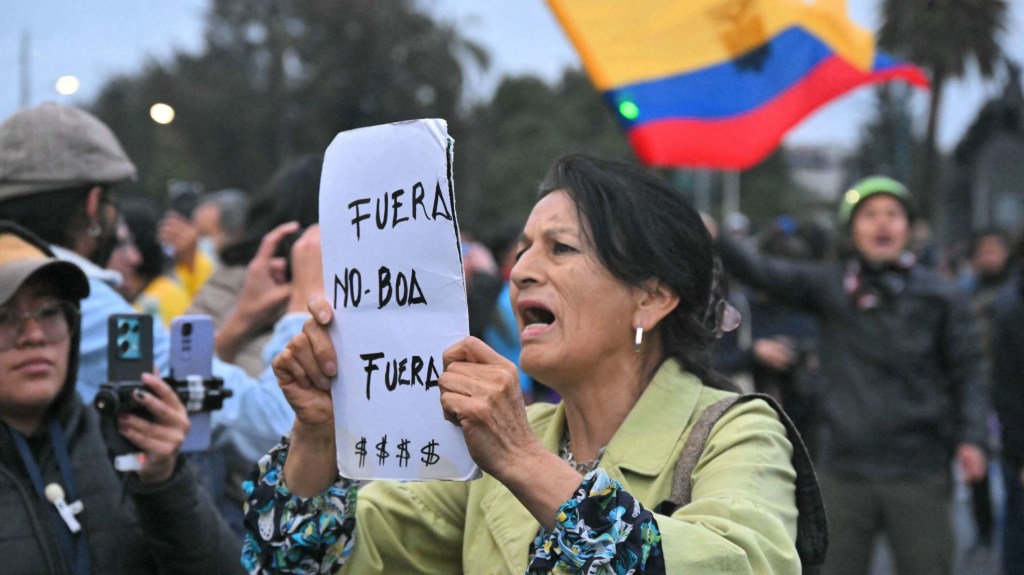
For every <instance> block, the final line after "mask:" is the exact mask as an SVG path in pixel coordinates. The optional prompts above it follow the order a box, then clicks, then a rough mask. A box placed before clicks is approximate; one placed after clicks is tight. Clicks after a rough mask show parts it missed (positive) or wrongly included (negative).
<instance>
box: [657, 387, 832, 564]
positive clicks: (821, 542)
mask: <svg viewBox="0 0 1024 575" xmlns="http://www.w3.org/2000/svg"><path fill="white" fill-rule="evenodd" d="M751 399H761V400H764V401H765V402H766V403H768V405H770V406H772V408H773V409H774V410H775V411H776V413H778V414H779V420H780V421H782V424H783V425H784V426H785V427H786V434H787V435H788V436H789V441H790V443H792V444H793V467H794V469H796V507H797V512H798V515H797V528H796V550H797V553H799V555H800V562H801V563H802V564H803V567H804V573H816V572H818V570H819V568H820V567H821V565H822V564H823V563H824V562H825V552H826V551H827V550H828V522H827V520H826V517H825V505H824V504H823V503H822V500H821V490H820V489H819V487H818V476H817V474H816V473H815V472H814V465H813V464H812V463H811V456H810V454H809V453H808V452H807V446H806V445H805V444H804V441H803V438H802V437H800V432H799V431H797V428H796V426H795V425H793V421H792V420H790V419H789V416H788V415H786V412H785V411H783V409H782V406H780V405H779V403H778V402H777V401H776V400H775V398H773V397H772V396H770V395H765V394H763V393H749V394H743V395H731V396H729V397H726V398H723V399H721V400H719V401H716V402H715V403H713V404H711V405H710V406H708V408H707V409H705V410H704V412H703V413H702V414H701V415H700V417H699V418H698V419H697V422H696V423H695V424H694V425H693V429H692V430H690V435H689V436H688V437H687V438H686V443H684V444H683V451H682V453H680V455H679V460H678V461H677V462H676V470H675V474H674V476H673V479H672V492H671V493H670V494H669V498H668V499H667V500H666V501H664V502H663V503H662V504H661V505H659V506H658V507H657V509H656V511H657V512H658V513H662V514H665V515H671V514H672V512H674V511H675V510H676V509H678V508H680V507H682V506H684V505H687V504H688V503H690V499H691V497H692V490H693V484H692V476H693V470H694V469H695V468H696V467H697V461H698V460H699V459H700V456H701V454H702V453H703V452H704V444H705V443H707V440H708V435H710V433H711V428H712V427H714V426H715V424H716V423H718V420H719V419H721V417H722V415H723V414H724V413H725V412H726V411H728V410H729V408H731V407H732V406H734V405H736V404H737V403H740V402H743V401H749V400H751Z"/></svg>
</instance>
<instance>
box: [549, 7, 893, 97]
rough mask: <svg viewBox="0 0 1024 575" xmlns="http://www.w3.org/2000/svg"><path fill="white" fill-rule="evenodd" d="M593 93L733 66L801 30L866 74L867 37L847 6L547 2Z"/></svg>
mask: <svg viewBox="0 0 1024 575" xmlns="http://www.w3.org/2000/svg"><path fill="white" fill-rule="evenodd" d="M548 4H549V5H550V6H551V9H552V10H553V11H554V12H555V15H556V16H557V17H558V19H559V21H560V22H561V23H562V27H563V28H564V29H565V31H566V33H567V34H568V35H569V38H570V40H571V41H572V42H573V44H574V45H575V46H576V49H577V51H578V52H579V53H580V58H581V59H582V60H583V64H584V66H586V68H587V71H588V73H589V74H590V76H591V78H592V79H593V81H594V84H595V85H596V86H597V88H598V89H599V90H602V91H603V90H608V89H610V88H615V87H619V86H622V85H626V84H632V83H635V82H642V81H646V80H653V79H657V78H663V77H666V76H671V75H676V74H681V73H686V72H691V71H694V70H698V69H700V68H705V67H708V66H713V65H716V64H720V63H722V62H725V61H728V60H733V59H735V58H737V57H738V56H740V55H742V54H744V53H745V52H747V51H748V50H750V49H752V48H756V47H758V46H760V45H762V44H764V43H766V42H768V41H769V40H771V39H772V38H773V37H775V36H776V35H777V34H779V33H780V32H782V31H784V30H786V29H788V28H791V27H793V26H801V27H802V28H803V29H804V30H806V31H808V32H810V33H811V34H813V35H814V36H816V37H818V38H819V39H820V40H822V41H823V42H825V43H826V44H828V45H829V46H830V47H831V48H832V50H833V51H835V52H836V53H837V54H838V55H839V56H841V57H843V58H844V59H845V60H847V61H848V62H850V63H851V64H853V65H855V66H857V67H859V68H861V69H862V70H865V71H866V70H869V69H870V68H871V65H872V62H873V60H874V57H875V43H874V37H873V35H872V34H871V33H870V32H869V31H867V30H865V29H863V28H862V27H860V26H858V25H857V24H856V23H854V22H853V21H852V20H850V19H849V17H848V15H847V13H846V2H845V0H817V1H814V0H548Z"/></svg>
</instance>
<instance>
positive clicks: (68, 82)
mask: <svg viewBox="0 0 1024 575" xmlns="http://www.w3.org/2000/svg"><path fill="white" fill-rule="evenodd" d="M80 86H81V82H79V81H78V78H77V77H75V76H61V77H60V78H57V82H56V83H55V84H54V89H56V90H57V93H58V94H60V95H61V96H70V95H72V94H74V93H75V92H77V91H78V88H79V87H80Z"/></svg>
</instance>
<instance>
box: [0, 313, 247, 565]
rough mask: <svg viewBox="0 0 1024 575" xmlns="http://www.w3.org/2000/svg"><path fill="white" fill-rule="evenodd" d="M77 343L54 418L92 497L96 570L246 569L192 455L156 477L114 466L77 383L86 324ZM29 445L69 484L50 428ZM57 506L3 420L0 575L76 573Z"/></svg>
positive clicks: (44, 470) (89, 512)
mask: <svg viewBox="0 0 1024 575" xmlns="http://www.w3.org/2000/svg"><path fill="white" fill-rule="evenodd" d="M71 344H72V345H71V346H70V349H71V350H72V353H70V357H69V360H68V370H67V378H66V380H65V383H64V387H63V388H62V389H61V391H60V393H59V395H58V396H57V398H55V400H54V402H53V404H52V405H51V406H50V409H49V411H48V415H47V417H48V418H50V419H55V420H56V421H58V422H60V425H61V427H62V429H63V434H64V438H65V441H66V443H67V449H68V452H69V457H70V462H71V467H72V472H71V473H72V478H73V480H74V482H75V487H76V490H77V493H76V495H77V497H78V499H79V500H80V501H81V502H82V503H83V505H84V507H83V509H82V511H81V512H80V513H78V514H77V515H76V519H77V520H78V521H79V523H81V525H82V531H81V532H80V533H79V535H78V536H82V535H83V534H84V536H85V538H86V542H87V546H88V554H89V560H90V570H91V573H92V574H94V575H100V574H140V575H141V574H147V575H148V574H154V573H181V574H186V573H189V574H195V575H208V574H213V573H217V574H220V573H244V570H243V569H242V566H241V550H242V548H241V541H240V540H239V539H238V537H237V536H235V535H234V534H233V533H232V532H231V530H230V529H229V528H228V527H227V525H226V524H225V523H224V521H223V519H221V517H220V515H219V514H218V513H217V511H216V510H215V507H214V505H213V503H212V502H211V501H210V498H209V497H208V496H207V495H206V493H205V492H204V491H203V490H202V488H201V487H200V486H199V480H198V479H197V477H196V474H195V472H194V471H193V470H192V469H191V468H190V467H189V465H188V464H187V463H186V462H185V460H184V458H179V459H178V465H177V467H176V468H175V472H174V475H172V476H171V478H170V479H168V480H167V481H165V482H163V483H161V484H157V485H143V484H141V483H139V482H138V481H136V480H135V479H134V476H130V477H128V478H127V479H126V478H124V477H122V476H120V475H119V474H118V473H117V472H116V471H115V470H114V466H113V463H112V459H111V457H110V455H109V453H108V450H107V445H106V443H105V442H104V440H103V437H102V433H101V431H100V422H99V415H98V413H97V411H96V410H95V409H94V408H93V407H91V406H88V407H87V406H85V405H84V404H83V403H82V400H81V398H80V397H79V395H78V394H77V393H75V390H74V382H75V379H76V374H77V370H76V367H77V365H76V364H77V356H78V353H77V349H78V334H77V332H75V333H74V334H73V336H72V342H71ZM28 445H29V449H30V450H31V451H32V455H33V458H34V460H35V462H36V465H37V466H38V468H39V471H40V474H41V476H42V482H43V484H44V485H46V484H48V483H51V482H57V483H59V484H61V485H62V486H63V485H64V483H65V482H64V481H63V479H62V476H61V473H60V469H59V467H58V464H57V458H56V455H55V454H56V452H55V450H54V447H53V443H52V442H51V438H50V434H49V431H48V426H46V425H44V426H43V427H42V428H41V429H40V430H39V431H38V432H37V433H35V434H34V435H33V436H31V437H29V438H28ZM68 502H69V503H70V502H71V501H68ZM49 505H50V504H49V503H44V502H43V501H42V500H41V499H40V497H39V495H38V494H37V492H36V490H35V488H34V487H33V484H32V481H31V480H30V479H29V475H28V471H27V468H26V466H25V464H24V463H23V461H22V458H21V456H20V455H19V453H18V450H17V447H16V444H15V442H14V440H13V438H12V436H11V432H10V431H9V429H8V428H7V426H6V425H4V424H2V423H0V573H4V574H5V575H22V574H30V573H31V574H36V573H38V574H43V573H48V574H62V573H68V572H69V571H68V567H67V559H66V552H65V551H64V549H63V547H62V545H61V543H60V540H59V538H58V535H57V533H58V532H57V531H56V530H55V528H54V526H53V524H52V523H51V520H50V518H49V517H48V511H47V506H49Z"/></svg>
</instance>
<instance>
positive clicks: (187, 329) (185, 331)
mask: <svg viewBox="0 0 1024 575" xmlns="http://www.w3.org/2000/svg"><path fill="white" fill-rule="evenodd" d="M181 335H183V336H185V337H188V336H190V335H192V323H191V322H188V323H184V324H182V326H181Z"/></svg>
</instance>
